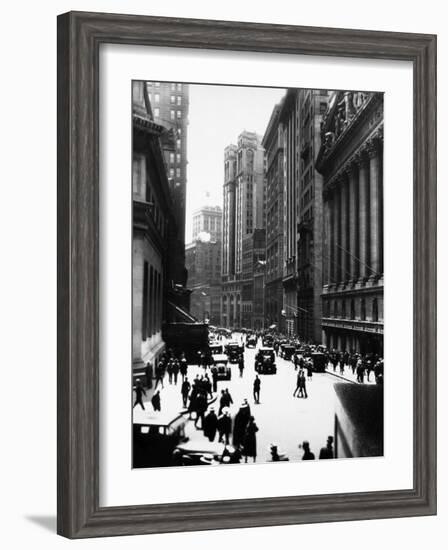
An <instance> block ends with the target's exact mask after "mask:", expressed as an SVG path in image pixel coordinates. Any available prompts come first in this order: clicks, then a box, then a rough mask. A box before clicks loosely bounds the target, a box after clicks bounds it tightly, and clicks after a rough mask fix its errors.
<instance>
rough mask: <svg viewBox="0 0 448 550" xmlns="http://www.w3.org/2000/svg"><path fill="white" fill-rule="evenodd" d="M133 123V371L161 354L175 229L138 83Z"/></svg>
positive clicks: (158, 144) (155, 132) (156, 132)
mask: <svg viewBox="0 0 448 550" xmlns="http://www.w3.org/2000/svg"><path fill="white" fill-rule="evenodd" d="M132 100H133V102H132V123H133V158H132V189H133V238H132V241H133V245H132V246H133V256H132V258H133V265H132V274H133V280H132V299H133V313H132V316H133V319H132V320H133V345H132V351H133V367H134V372H136V371H138V369H141V368H142V367H143V364H144V362H146V361H151V362H154V361H156V360H157V357H158V355H160V353H161V352H162V351H163V348H164V342H163V340H162V321H163V319H164V316H165V309H166V303H165V287H166V285H167V284H169V270H168V269H167V265H166V260H165V258H166V251H167V249H168V246H169V242H170V241H169V240H170V235H169V232H168V226H171V231H175V230H176V221H175V217H174V204H173V201H172V197H171V194H170V189H169V182H168V177H167V173H166V167H165V162H164V151H163V148H162V136H163V135H164V133H165V132H166V129H165V128H164V127H163V126H161V125H160V124H157V123H156V122H155V121H154V117H153V115H152V109H151V104H150V101H149V97H148V94H147V91H146V88H145V85H144V82H137V81H134V82H133V85H132Z"/></svg>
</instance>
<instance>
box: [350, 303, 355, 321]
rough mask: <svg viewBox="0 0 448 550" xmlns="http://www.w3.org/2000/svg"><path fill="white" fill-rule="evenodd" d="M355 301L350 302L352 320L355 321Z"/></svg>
mask: <svg viewBox="0 0 448 550" xmlns="http://www.w3.org/2000/svg"><path fill="white" fill-rule="evenodd" d="M355 318H356V314H355V300H353V298H352V299H351V300H350V319H355Z"/></svg>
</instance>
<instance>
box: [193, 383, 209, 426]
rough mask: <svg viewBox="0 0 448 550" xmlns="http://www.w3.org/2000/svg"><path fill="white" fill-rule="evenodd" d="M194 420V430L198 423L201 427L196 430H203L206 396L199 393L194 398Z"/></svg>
mask: <svg viewBox="0 0 448 550" xmlns="http://www.w3.org/2000/svg"><path fill="white" fill-rule="evenodd" d="M195 409H196V420H195V421H194V425H195V428H198V421H199V420H200V421H201V427H200V428H198V429H200V430H202V429H203V428H204V415H205V411H206V410H207V396H206V395H205V393H203V392H202V391H200V392H199V393H198V395H197V397H196V404H195Z"/></svg>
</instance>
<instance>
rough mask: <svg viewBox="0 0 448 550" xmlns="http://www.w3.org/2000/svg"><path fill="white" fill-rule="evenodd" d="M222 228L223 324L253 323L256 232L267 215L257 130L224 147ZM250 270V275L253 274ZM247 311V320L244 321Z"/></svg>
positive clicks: (238, 325) (231, 325)
mask: <svg viewBox="0 0 448 550" xmlns="http://www.w3.org/2000/svg"><path fill="white" fill-rule="evenodd" d="M223 195H224V196H223V204H224V208H223V228H222V303H221V317H222V325H223V326H225V327H242V326H247V328H251V327H252V326H253V315H252V312H253V292H254V289H253V285H254V281H253V276H252V273H253V269H252V267H251V269H250V270H249V269H248V265H249V264H250V266H252V257H253V250H254V248H253V233H254V231H255V229H263V227H264V217H265V195H264V149H263V147H262V145H261V138H260V136H258V135H257V134H255V133H254V132H248V131H246V130H245V131H243V132H242V133H241V134H240V135H239V137H238V144H237V145H233V144H231V145H229V146H228V147H226V149H225V151H224V186H223ZM249 273H250V275H249ZM243 311H244V323H243Z"/></svg>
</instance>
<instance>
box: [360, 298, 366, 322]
mask: <svg viewBox="0 0 448 550" xmlns="http://www.w3.org/2000/svg"><path fill="white" fill-rule="evenodd" d="M365 320H366V301H365V300H364V298H363V299H362V300H361V321H365Z"/></svg>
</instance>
